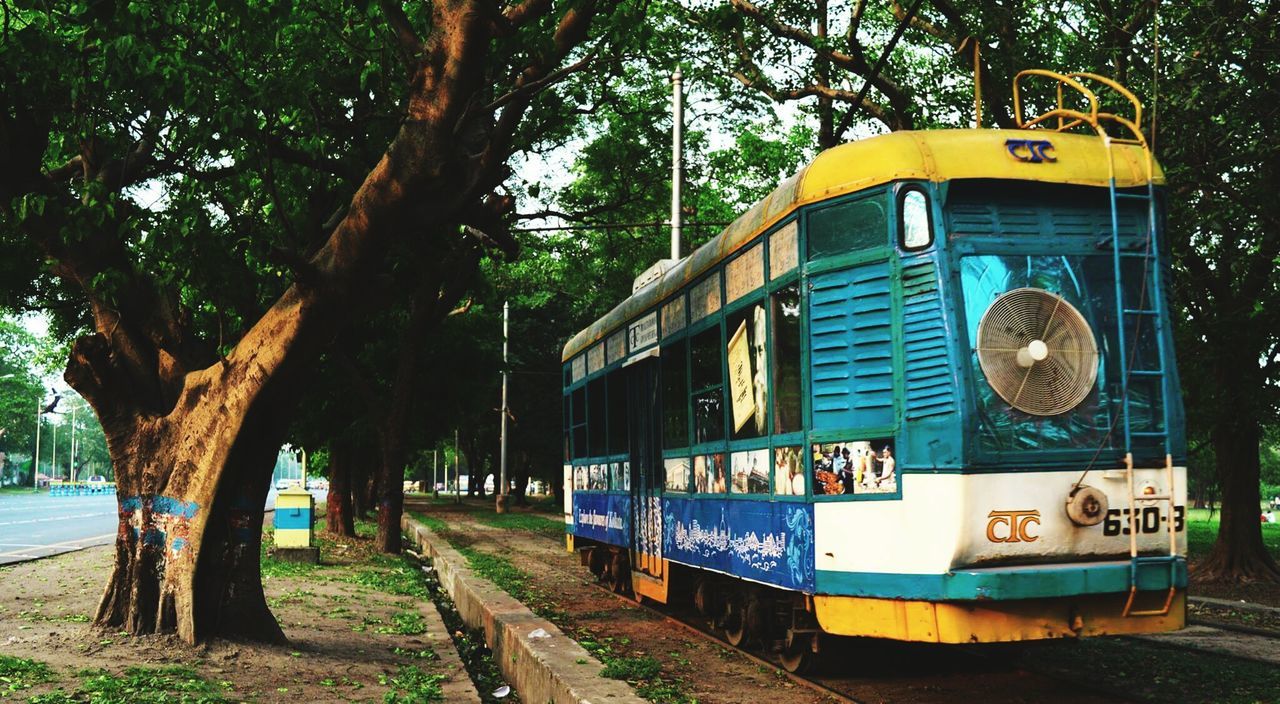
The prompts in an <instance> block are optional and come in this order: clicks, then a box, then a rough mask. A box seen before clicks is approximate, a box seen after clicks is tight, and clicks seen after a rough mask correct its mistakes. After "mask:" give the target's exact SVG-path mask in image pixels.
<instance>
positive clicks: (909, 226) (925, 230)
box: [898, 188, 933, 251]
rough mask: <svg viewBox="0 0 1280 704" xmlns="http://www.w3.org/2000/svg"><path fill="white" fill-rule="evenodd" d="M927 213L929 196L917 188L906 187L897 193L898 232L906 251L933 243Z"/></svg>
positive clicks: (931, 225)
mask: <svg viewBox="0 0 1280 704" xmlns="http://www.w3.org/2000/svg"><path fill="white" fill-rule="evenodd" d="M932 220H933V219H932V217H931V216H930V215H929V197H928V196H926V195H925V194H924V191H922V190H920V189H919V188H907V189H904V190H903V191H902V192H901V193H899V194H898V233H899V235H898V236H899V238H900V240H899V242H900V244H901V245H902V248H903V249H904V250H907V251H915V250H920V249H925V248H927V247H928V246H929V245H931V244H933V223H932Z"/></svg>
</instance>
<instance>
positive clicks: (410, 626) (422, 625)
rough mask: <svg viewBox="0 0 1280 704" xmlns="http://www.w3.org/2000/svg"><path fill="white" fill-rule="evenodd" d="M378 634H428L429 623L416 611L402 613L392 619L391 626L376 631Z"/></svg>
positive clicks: (381, 627)
mask: <svg viewBox="0 0 1280 704" xmlns="http://www.w3.org/2000/svg"><path fill="white" fill-rule="evenodd" d="M374 630H375V631H376V632H378V633H384V634H391V633H394V634H399V635H402V636H416V635H421V634H423V633H426V632H427V622H426V621H425V620H424V619H423V618H422V614H420V613H418V612H416V611H401V612H400V613H397V614H395V615H393V616H392V617H391V625H389V626H380V627H378V628H376V629H374Z"/></svg>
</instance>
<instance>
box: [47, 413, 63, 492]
mask: <svg viewBox="0 0 1280 704" xmlns="http://www.w3.org/2000/svg"><path fill="white" fill-rule="evenodd" d="M57 472H58V426H56V425H55V426H53V456H52V457H50V458H49V479H50V481H52V480H53V475H54V474H55V473H57ZM58 480H59V481H61V480H62V474H58Z"/></svg>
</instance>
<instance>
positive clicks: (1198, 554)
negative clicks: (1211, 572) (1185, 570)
mask: <svg viewBox="0 0 1280 704" xmlns="http://www.w3.org/2000/svg"><path fill="white" fill-rule="evenodd" d="M1221 520H1222V513H1221V512H1218V511H1214V512H1213V514H1212V518H1211V517H1210V513H1209V509H1207V508H1193V509H1189V510H1188V511H1187V557H1189V558H1190V559H1192V560H1198V559H1201V558H1203V557H1205V556H1206V555H1208V554H1209V550H1210V549H1211V548H1213V544H1214V542H1215V541H1217V539H1218V526H1219V525H1221ZM1261 528H1262V543H1263V544H1264V545H1266V546H1267V550H1269V551H1270V552H1271V554H1272V555H1275V556H1276V557H1277V558H1280V523H1263V524H1261Z"/></svg>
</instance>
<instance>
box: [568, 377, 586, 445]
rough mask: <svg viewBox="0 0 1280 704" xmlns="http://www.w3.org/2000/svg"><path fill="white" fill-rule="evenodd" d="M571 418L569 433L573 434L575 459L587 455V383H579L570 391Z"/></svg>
mask: <svg viewBox="0 0 1280 704" xmlns="http://www.w3.org/2000/svg"><path fill="white" fill-rule="evenodd" d="M569 404H570V418H571V419H572V421H573V422H572V423H571V424H570V426H569V433H570V435H571V436H572V458H573V459H575V460H579V459H582V458H584V457H587V385H586V384H579V385H578V387H577V388H575V389H573V390H572V391H571V392H569Z"/></svg>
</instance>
